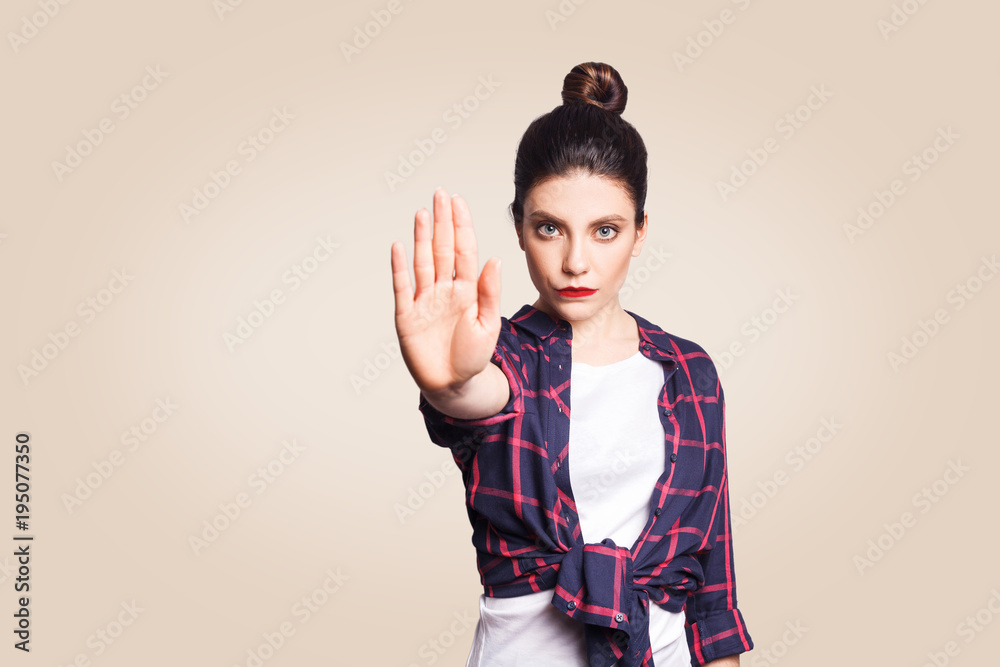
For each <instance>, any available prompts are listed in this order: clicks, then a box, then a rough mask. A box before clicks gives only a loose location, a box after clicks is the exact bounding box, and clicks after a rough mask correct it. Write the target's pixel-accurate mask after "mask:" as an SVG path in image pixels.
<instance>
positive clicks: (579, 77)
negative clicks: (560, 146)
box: [562, 62, 628, 115]
mask: <svg viewBox="0 0 1000 667" xmlns="http://www.w3.org/2000/svg"><path fill="white" fill-rule="evenodd" d="M562 99H563V104H593V105H595V106H599V107H601V108H602V109H605V110H607V111H612V112H614V113H616V114H619V115H620V114H621V113H622V112H623V111H625V103H626V102H627V101H628V87H627V86H626V85H625V82H624V81H622V78H621V76H620V75H619V74H618V70H616V69H615V68H614V67H612V66H611V65H608V64H607V63H595V62H589V63H580V64H579V65H577V66H576V67H574V68H573V69H572V70H570V73H569V74H567V75H566V78H565V79H563V89H562Z"/></svg>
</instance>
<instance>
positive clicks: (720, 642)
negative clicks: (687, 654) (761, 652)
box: [684, 609, 753, 666]
mask: <svg viewBox="0 0 1000 667" xmlns="http://www.w3.org/2000/svg"><path fill="white" fill-rule="evenodd" d="M684 630H685V632H686V633H687V639H688V647H690V649H691V664H692V665H695V666H699V665H704V664H705V663H708V662H712V661H713V660H718V659H719V658H725V657H726V656H727V655H736V654H738V653H745V652H747V651H750V650H752V649H753V639H751V638H750V633H749V632H747V626H746V622H745V621H744V620H743V614H741V613H740V610H739V609H725V610H723V611H717V612H712V613H710V614H707V615H705V616H704V617H702V618H700V619H698V620H696V621H695V622H694V623H693V624H691V625H686V626H685V628H684Z"/></svg>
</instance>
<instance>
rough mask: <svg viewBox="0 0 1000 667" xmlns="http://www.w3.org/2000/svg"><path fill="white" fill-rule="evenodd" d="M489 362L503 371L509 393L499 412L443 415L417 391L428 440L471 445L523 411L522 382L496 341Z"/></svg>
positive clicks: (443, 444) (498, 430) (495, 433)
mask: <svg viewBox="0 0 1000 667" xmlns="http://www.w3.org/2000/svg"><path fill="white" fill-rule="evenodd" d="M490 362H491V363H493V364H494V365H495V366H497V367H498V368H500V370H501V371H503V374H504V376H505V377H506V378H507V385H508V388H509V392H510V393H509V395H508V397H507V402H506V403H505V404H504V406H503V407H502V408H501V409H500V411H499V412H497V413H496V414H493V415H489V416H486V417H481V418H479V419H459V418H457V417H452V416H451V415H446V414H444V413H443V412H441V411H440V410H438V409H437V408H435V407H434V406H433V405H431V404H430V402H429V401H428V400H427V398H426V397H425V396H424V394H423V392H420V400H419V404H418V409H419V410H420V412H421V413H422V414H423V416H424V424H425V425H426V427H427V433H428V435H429V436H430V438H431V441H432V442H433V443H434V444H436V445H439V446H441V447H451V448H454V447H456V446H461V445H463V444H465V445H472V446H478V445H479V444H480V443H481V442H482V441H483V439H484V438H488V437H490V436H493V439H495V438H497V437H500V434H501V432H502V430H503V427H504V422H506V421H507V420H508V419H511V418H512V417H514V416H515V415H517V414H521V413H523V412H524V401H523V398H522V393H521V385H520V382H519V381H518V378H517V375H516V374H515V370H514V366H513V365H512V364H511V363H510V361H509V360H508V359H507V358H506V356H505V354H503V353H502V347H501V345H500V344H499V343H498V344H497V348H496V349H495V350H494V351H493V357H492V358H491V359H490Z"/></svg>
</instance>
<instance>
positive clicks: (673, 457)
mask: <svg viewBox="0 0 1000 667" xmlns="http://www.w3.org/2000/svg"><path fill="white" fill-rule="evenodd" d="M676 460H677V455H676V454H671V455H670V462H671V463H673V462H674V461H676Z"/></svg>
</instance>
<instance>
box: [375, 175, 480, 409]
mask: <svg viewBox="0 0 1000 667" xmlns="http://www.w3.org/2000/svg"><path fill="white" fill-rule="evenodd" d="M413 241H414V252H413V273H414V275H415V277H416V285H417V287H416V294H414V292H413V290H412V289H411V288H410V276H409V271H408V270H407V265H406V248H405V246H404V245H403V244H402V243H401V242H399V241H394V242H393V244H392V289H393V293H394V295H395V301H396V335H397V336H398V337H399V347H400V350H401V352H402V355H403V361H404V362H405V363H406V367H407V369H408V370H409V371H410V375H412V376H413V379H414V380H415V381H416V383H417V386H418V387H419V388H420V390H421V391H423V392H424V393H425V394H433V393H436V392H442V391H452V390H456V389H458V388H460V387H461V386H462V385H463V384H465V383H466V382H468V381H469V380H470V379H471V378H472V377H474V376H476V375H477V374H479V373H481V372H482V371H483V370H484V369H485V368H486V366H487V364H489V363H490V358H491V357H492V356H493V351H494V349H495V348H496V344H497V339H498V337H499V336H500V260H499V259H498V258H491V259H490V261H488V262H487V263H486V265H485V266H484V267H483V273H482V275H481V276H480V277H479V279H478V280H476V272H477V270H478V266H479V260H478V258H477V254H476V235H475V232H474V231H473V229H472V216H471V215H470V213H469V208H468V206H467V205H466V203H465V200H464V199H462V198H461V197H460V196H458V195H455V196H454V197H448V193H447V192H446V191H445V190H444V188H438V189H437V190H435V191H434V238H433V242H432V240H431V220H430V214H429V213H428V211H427V209H423V208H422V209H420V210H419V211H417V213H416V216H415V218H414V223H413ZM494 260H495V261H494ZM453 271H454V273H455V276H454V277H452V272H453Z"/></svg>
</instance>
